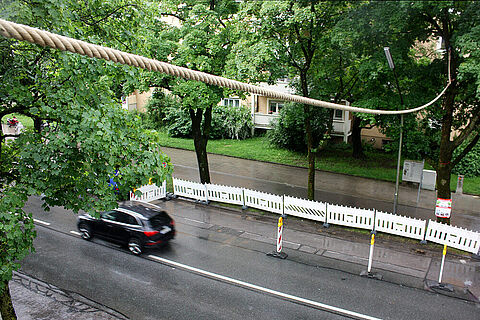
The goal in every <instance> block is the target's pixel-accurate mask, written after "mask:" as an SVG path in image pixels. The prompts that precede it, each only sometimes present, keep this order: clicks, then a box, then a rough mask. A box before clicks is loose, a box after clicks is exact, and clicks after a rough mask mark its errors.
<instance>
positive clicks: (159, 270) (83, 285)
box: [22, 198, 478, 320]
mask: <svg viewBox="0 0 480 320" xmlns="http://www.w3.org/2000/svg"><path fill="white" fill-rule="evenodd" d="M160 205H161V206H165V207H166V208H167V209H168V211H169V212H171V213H172V216H173V217H174V218H175V220H176V222H177V230H178V234H177V237H176V238H175V239H174V240H173V241H172V242H171V243H170V244H169V245H168V246H166V247H165V248H162V249H157V250H152V251H151V252H149V253H147V254H145V255H143V256H142V257H136V256H133V255H131V254H129V253H128V252H127V251H126V250H125V249H124V248H120V247H117V246H115V245H113V244H110V243H107V242H104V241H101V240H98V239H94V241H92V242H87V241H84V240H82V239H80V237H79V236H78V235H77V234H75V230H76V227H75V222H76V217H75V215H74V214H73V213H69V212H66V210H63V209H61V208H52V210H51V211H50V212H44V211H42V210H41V208H40V201H39V199H37V198H31V199H30V201H29V203H28V205H27V208H26V209H27V210H29V211H32V212H33V213H34V218H35V219H37V223H36V224H37V234H38V235H37V239H36V240H35V248H36V252H35V253H33V254H31V255H29V256H28V257H27V258H26V259H25V260H24V261H23V262H22V271H23V272H25V273H26V274H29V275H32V276H33V277H36V278H38V279H40V280H43V281H46V282H48V283H51V284H53V285H55V286H58V287H60V288H62V289H65V290H69V291H73V292H77V293H79V294H81V295H83V296H85V297H87V298H89V299H92V300H95V301H97V302H99V303H102V304H104V305H106V306H108V307H109V308H112V309H115V310H117V311H119V312H121V313H123V314H124V315H126V316H127V317H129V318H131V319H192V318H195V319H344V318H345V316H342V315H338V314H334V313H331V312H327V311H324V310H320V309H319V308H316V307H313V306H312V304H313V303H322V304H325V305H328V306H333V307H338V308H341V309H342V310H343V311H341V313H344V312H356V313H359V314H360V315H365V316H371V317H377V318H381V319H435V320H437V319H474V318H475V317H476V316H478V307H477V306H476V305H474V304H472V303H469V302H465V301H462V300H459V299H454V298H448V297H445V296H440V295H437V294H432V293H429V292H426V291H424V290H419V289H415V288H411V287H405V286H399V285H396V284H393V283H389V282H386V281H375V280H371V279H366V278H362V277H359V276H357V275H356V274H353V273H348V272H344V271H338V270H336V269H335V268H334V267H333V268H332V267H318V266H317V265H313V264H310V263H308V259H305V262H299V261H295V260H290V259H287V260H278V259H274V258H270V257H267V256H266V255H265V253H266V252H268V251H271V250H272V249H273V245H268V244H265V243H262V242H257V241H254V240H251V239H245V238H242V239H240V238H238V237H236V236H235V229H230V228H228V227H229V226H215V225H212V224H210V223H209V219H208V216H209V212H210V210H218V209H215V208H205V207H203V206H198V207H197V206H194V205H191V204H189V203H185V202H183V201H168V202H165V203H161V204H160ZM161 259H166V260H161ZM159 260H161V261H159ZM171 261H173V262H171ZM174 263H178V264H174ZM180 264H181V265H180ZM187 266H189V267H193V268H196V269H192V268H190V269H188V268H189V267H187ZM202 270H204V271H202ZM205 272H209V273H208V274H206V273H205ZM217 275H221V276H222V277H218V276H217ZM235 281H236V282H235ZM239 281H241V282H239ZM232 282H235V283H234V284H232ZM249 285H250V286H251V285H254V286H256V287H255V288H254V290H252V288H250V289H248V288H246V286H249ZM265 289H268V290H275V291H276V292H275V293H273V292H271V291H270V292H265ZM281 294H288V295H291V296H293V297H294V298H293V299H295V297H299V298H304V299H308V300H309V301H310V302H308V303H306V302H305V301H303V302H302V303H299V302H298V301H297V302H294V301H292V299H289V300H286V299H285V297H280V296H279V295H281Z"/></svg>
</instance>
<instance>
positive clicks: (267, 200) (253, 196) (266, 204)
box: [243, 189, 283, 214]
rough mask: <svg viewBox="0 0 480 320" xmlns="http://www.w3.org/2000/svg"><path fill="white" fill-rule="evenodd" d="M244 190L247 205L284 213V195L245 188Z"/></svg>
mask: <svg viewBox="0 0 480 320" xmlns="http://www.w3.org/2000/svg"><path fill="white" fill-rule="evenodd" d="M243 191H244V196H245V206H247V207H252V208H257V209H261V210H265V211H270V212H273V213H278V214H282V213H283V199H282V198H283V197H281V196H277V195H274V194H270V193H264V192H259V191H254V190H250V189H243Z"/></svg>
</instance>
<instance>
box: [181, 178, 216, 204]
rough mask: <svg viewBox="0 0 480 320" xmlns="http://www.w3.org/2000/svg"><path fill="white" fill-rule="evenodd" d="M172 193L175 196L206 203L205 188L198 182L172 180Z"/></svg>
mask: <svg viewBox="0 0 480 320" xmlns="http://www.w3.org/2000/svg"><path fill="white" fill-rule="evenodd" d="M173 193H174V194H175V195H176V196H181V197H185V198H190V199H195V200H199V201H207V200H208V199H207V190H206V188H205V186H204V185H203V184H201V183H198V182H191V181H186V180H181V179H176V178H173Z"/></svg>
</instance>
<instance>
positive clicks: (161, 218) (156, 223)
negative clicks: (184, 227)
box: [149, 212, 171, 228]
mask: <svg viewBox="0 0 480 320" xmlns="http://www.w3.org/2000/svg"><path fill="white" fill-rule="evenodd" d="M170 220H171V219H170V217H169V216H168V215H167V213H166V212H160V213H159V214H157V215H156V216H153V217H151V218H150V219H149V221H150V225H151V226H152V227H153V228H159V227H162V226H164V225H166V224H169V223H170Z"/></svg>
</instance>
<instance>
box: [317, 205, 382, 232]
mask: <svg viewBox="0 0 480 320" xmlns="http://www.w3.org/2000/svg"><path fill="white" fill-rule="evenodd" d="M327 207H328V210H327V223H332V224H338V225H341V226H346V227H352V228H360V229H367V230H373V225H374V223H373V222H374V218H375V211H373V210H368V209H360V208H352V207H344V206H339V205H332V204H329V205H328V206H327Z"/></svg>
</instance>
